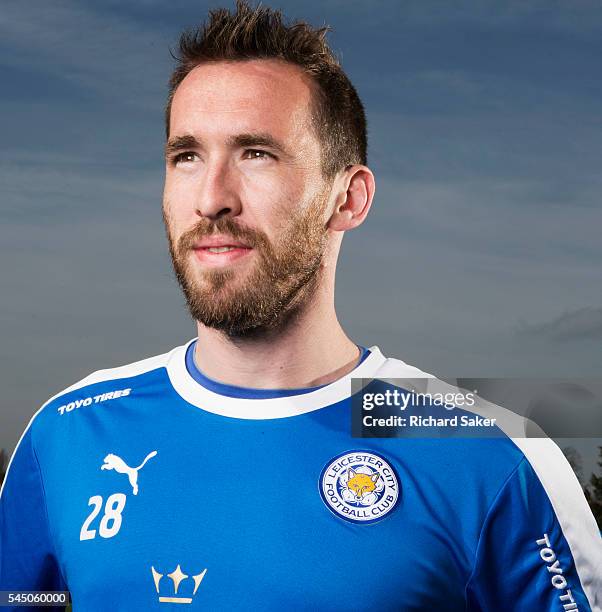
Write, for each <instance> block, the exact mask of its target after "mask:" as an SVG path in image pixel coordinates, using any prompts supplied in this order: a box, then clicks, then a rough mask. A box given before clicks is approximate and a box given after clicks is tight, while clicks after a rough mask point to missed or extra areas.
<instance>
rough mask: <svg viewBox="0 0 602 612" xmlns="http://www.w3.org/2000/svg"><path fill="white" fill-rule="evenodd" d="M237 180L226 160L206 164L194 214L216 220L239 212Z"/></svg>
mask: <svg viewBox="0 0 602 612" xmlns="http://www.w3.org/2000/svg"><path fill="white" fill-rule="evenodd" d="M241 208H242V207H241V202H240V198H239V195H238V189H237V180H236V176H234V171H233V170H232V169H231V168H230V167H229V164H228V162H227V160H222V161H220V160H214V161H211V162H207V165H206V167H205V172H204V173H203V175H202V177H201V179H200V182H199V185H198V191H197V195H196V201H195V212H196V214H197V215H198V216H199V217H207V218H208V219H212V220H216V219H219V218H220V217H224V216H226V215H230V216H237V215H239V214H240V212H241Z"/></svg>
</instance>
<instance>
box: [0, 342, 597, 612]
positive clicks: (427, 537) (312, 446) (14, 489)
mask: <svg viewBox="0 0 602 612" xmlns="http://www.w3.org/2000/svg"><path fill="white" fill-rule="evenodd" d="M193 344H194V340H191V341H190V342H188V343H186V344H185V345H183V346H179V347H177V348H175V349H173V350H172V351H170V352H168V353H166V354H164V355H160V356H157V357H153V358H150V359H146V360H143V361H140V362H136V363H133V364H130V365H126V366H123V367H118V368H115V369H109V370H101V371H98V372H95V373H93V374H91V375H90V376H88V377H87V378H85V379H83V380H82V381H80V382H78V383H76V384H75V385H73V386H71V387H69V388H68V389H66V390H65V391H63V392H61V393H59V394H58V395H56V396H54V397H53V398H51V399H50V400H49V401H48V402H47V403H46V404H45V405H44V406H42V408H41V409H40V410H39V411H38V412H37V413H36V414H35V415H34V417H33V418H32V420H31V422H30V424H29V426H28V427H27V429H26V431H25V432H24V434H23V436H22V437H21V440H20V441H19V444H18V446H17V448H16V450H15V452H14V454H13V457H12V459H11V463H10V466H9V469H8V472H7V475H6V479H5V483H4V485H3V489H2V493H1V497H0V590H5V591H6V590H11V591H16V590H69V591H70V592H71V596H72V599H73V609H74V611H76V612H80V611H82V612H84V611H88V610H89V611H106V610H111V611H121V610H123V611H136V610H144V611H148V610H158V611H160V610H164V611H166V610H172V609H177V610H182V609H184V610H186V609H191V610H192V609H198V610H273V611H276V610H278V611H280V610H320V611H322V610H324V611H328V610H333V611H334V610H378V611H385V610H408V611H411V610H421V611H422V610H459V611H473V610H492V611H497V610H513V611H517V610H518V611H522V610H529V611H531V610H538V611H540V610H546V611H547V610H554V611H558V612H564V611H572V610H581V611H585V610H600V609H601V608H600V605H601V602H602V596H601V592H600V591H601V587H600V576H601V574H602V544H601V541H600V535H599V532H598V529H597V527H596V524H595V521H594V518H593V516H592V514H591V511H590V510H589V508H588V506H587V503H586V501H585V498H584V495H583V492H582V490H581V488H580V486H579V483H578V481H577V479H576V477H575V475H574V474H573V471H572V469H571V468H570V466H569V464H568V462H567V461H566V459H565V458H564V456H563V455H562V453H561V452H560V450H559V449H558V447H557V446H556V445H555V444H554V443H553V442H552V441H550V440H549V439H547V438H543V439H525V438H517V437H513V436H511V435H510V434H503V435H501V436H498V437H489V438H485V437H482V438H472V439H460V438H444V439H441V438H439V439H438V438H419V437H407V438H403V437H398V438H381V439H377V438H354V437H352V436H351V418H350V412H351V379H352V378H362V379H392V378H410V377H421V376H422V377H425V376H429V375H427V374H425V373H424V372H420V371H419V370H417V369H416V368H414V367H412V366H409V365H407V364H406V363H404V362H402V361H400V360H397V359H390V358H386V357H385V356H383V354H382V353H381V351H380V350H379V349H378V347H375V346H373V347H371V348H370V349H369V350H367V351H365V355H364V358H363V359H362V360H361V362H360V363H359V364H358V365H357V366H356V368H355V369H354V370H353V371H352V372H350V373H349V374H348V375H346V376H344V377H342V378H340V379H339V380H337V381H335V382H333V383H331V384H327V385H323V386H320V387H314V388H311V389H298V390H274V391H270V390H254V389H243V388H240V387H229V386H227V385H222V384H220V383H218V382H216V381H210V380H209V379H206V378H205V377H203V376H202V374H200V373H199V372H198V370H196V369H195V366H194V361H193V359H192V348H193ZM475 411H476V409H475ZM500 420H501V421H502V422H503V419H500ZM502 429H503V426H502ZM47 609H49V608H47Z"/></svg>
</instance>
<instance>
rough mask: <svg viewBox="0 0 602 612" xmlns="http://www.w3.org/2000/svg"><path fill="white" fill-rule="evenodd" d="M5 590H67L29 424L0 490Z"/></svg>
mask: <svg viewBox="0 0 602 612" xmlns="http://www.w3.org/2000/svg"><path fill="white" fill-rule="evenodd" d="M8 590H11V591H12V590H29V591H32V590H46V591H66V590H67V588H66V585H65V582H64V580H63V578H62V576H61V572H60V569H59V566H58V563H57V559H56V554H55V551H54V546H53V542H52V536H51V533H50V525H49V523H48V516H47V513H46V500H45V496H44V485H43V482H42V475H41V473H40V467H39V464H38V461H37V458H36V455H35V451H34V448H33V443H32V428H31V426H30V427H29V428H28V429H27V430H26V432H25V433H24V434H23V436H22V438H21V440H20V441H19V444H18V445H17V448H16V450H15V452H14V453H13V457H12V459H11V462H10V464H9V468H8V471H7V473H6V477H5V482H4V484H3V486H2V491H1V493H0V591H8ZM45 609H48V610H50V608H45Z"/></svg>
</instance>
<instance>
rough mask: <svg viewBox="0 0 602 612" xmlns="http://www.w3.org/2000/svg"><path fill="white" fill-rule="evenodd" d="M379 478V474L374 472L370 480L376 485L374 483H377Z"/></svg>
mask: <svg viewBox="0 0 602 612" xmlns="http://www.w3.org/2000/svg"><path fill="white" fill-rule="evenodd" d="M379 477H380V474H379V473H378V472H375V473H374V474H372V476H370V480H371V481H372V482H373V483H374V484H376V482H377V481H378V479H379Z"/></svg>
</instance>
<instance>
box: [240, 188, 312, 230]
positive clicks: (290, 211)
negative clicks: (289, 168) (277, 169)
mask: <svg viewBox="0 0 602 612" xmlns="http://www.w3.org/2000/svg"><path fill="white" fill-rule="evenodd" d="M296 182H297V181H295V180H294V178H293V177H290V178H286V177H277V178H275V177H269V176H264V177H262V178H261V180H259V179H257V180H246V181H243V182H242V189H241V201H242V218H243V220H244V221H245V222H246V223H248V224H249V225H251V226H253V227H257V228H258V229H259V230H261V231H263V232H264V233H265V234H266V235H267V236H268V237H269V238H270V240H273V239H274V238H277V237H278V235H279V234H281V233H282V231H283V230H285V229H286V228H287V227H288V226H289V225H290V224H291V222H292V220H293V218H294V217H295V215H297V214H298V213H299V210H301V209H302V208H303V207H304V206H305V205H306V200H307V199H308V198H307V196H306V194H305V193H304V189H303V185H297V184H296Z"/></svg>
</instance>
